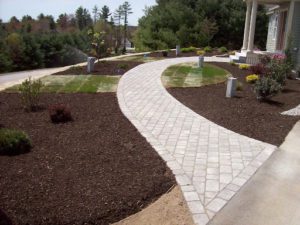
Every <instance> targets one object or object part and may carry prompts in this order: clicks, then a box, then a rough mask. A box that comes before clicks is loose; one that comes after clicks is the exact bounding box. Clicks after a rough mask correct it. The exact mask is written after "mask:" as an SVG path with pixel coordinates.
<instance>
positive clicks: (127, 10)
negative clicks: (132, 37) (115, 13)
mask: <svg viewBox="0 0 300 225" xmlns="http://www.w3.org/2000/svg"><path fill="white" fill-rule="evenodd" d="M122 13H123V16H124V40H123V44H124V46H123V54H124V53H126V41H127V34H128V30H127V29H128V17H129V15H130V14H132V13H133V12H132V8H131V5H130V3H129V2H127V1H126V2H124V4H123V5H122Z"/></svg>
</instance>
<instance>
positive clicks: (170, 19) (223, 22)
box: [135, 0, 268, 50]
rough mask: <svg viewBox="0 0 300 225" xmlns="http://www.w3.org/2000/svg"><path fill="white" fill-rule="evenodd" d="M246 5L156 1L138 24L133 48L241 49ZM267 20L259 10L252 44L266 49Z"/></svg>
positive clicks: (236, 0) (231, 0)
mask: <svg viewBox="0 0 300 225" xmlns="http://www.w3.org/2000/svg"><path fill="white" fill-rule="evenodd" d="M245 12H246V4H245V2H244V1H241V0H184V1H183V0H157V5H155V6H152V7H149V8H147V9H146V10H145V16H143V17H142V18H141V19H140V20H139V27H138V31H137V33H136V35H135V46H136V48H138V49H140V50H149V49H167V48H174V47H175V46H176V45H177V44H180V45H181V46H184V47H188V46H197V47H201V46H203V47H205V46H208V45H210V46H215V47H220V46H226V47H227V48H230V49H239V48H240V47H241V46H242V40H243V38H242V37H243V33H244V23H245ZM267 27H268V17H267V15H266V10H265V7H264V6H263V5H259V7H258V15H257V26H256V37H255V41H256V42H255V44H256V45H257V46H258V47H259V48H263V49H264V48H265V44H266V43H265V42H266V39H267V38H266V35H267V29H268V28H267Z"/></svg>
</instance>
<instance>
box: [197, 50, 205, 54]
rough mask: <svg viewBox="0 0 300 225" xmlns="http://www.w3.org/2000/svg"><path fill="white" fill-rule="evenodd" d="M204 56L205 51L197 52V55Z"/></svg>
mask: <svg viewBox="0 0 300 225" xmlns="http://www.w3.org/2000/svg"><path fill="white" fill-rule="evenodd" d="M204 54H205V51H203V50H199V51H197V55H204Z"/></svg>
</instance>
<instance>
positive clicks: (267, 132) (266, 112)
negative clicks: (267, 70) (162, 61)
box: [168, 63, 300, 146]
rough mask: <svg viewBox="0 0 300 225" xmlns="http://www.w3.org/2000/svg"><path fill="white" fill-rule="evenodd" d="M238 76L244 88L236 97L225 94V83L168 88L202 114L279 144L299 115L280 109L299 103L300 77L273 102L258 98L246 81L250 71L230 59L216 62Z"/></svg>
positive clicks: (237, 130) (250, 134)
mask: <svg viewBox="0 0 300 225" xmlns="http://www.w3.org/2000/svg"><path fill="white" fill-rule="evenodd" d="M213 64H215V65H217V66H220V67H222V68H224V69H226V70H228V71H229V72H231V74H233V75H234V76H235V77H237V78H238V80H239V82H242V84H243V90H242V91H239V92H238V93H237V97H235V98H232V99H228V98H225V92H226V85H225V83H221V84H216V85H209V86H205V87H201V88H171V89H168V91H169V92H170V93H171V94H172V95H173V96H174V97H175V98H177V99H178V100H179V101H180V102H182V103H183V104H185V105H186V106H187V107H189V108H191V109H192V110H194V111H195V112H197V113H199V114H200V115H202V116H204V117H206V118H207V119H209V120H211V121H213V122H215V123H217V124H219V125H221V126H224V127H226V128H228V129H230V130H233V131H235V132H238V133H240V134H243V135H246V136H249V137H252V138H255V139H258V140H261V141H264V142H268V143H271V144H274V145H277V146H278V145H280V144H281V143H282V142H283V141H284V138H285V137H286V135H287V134H288V132H289V131H290V130H291V129H292V127H293V125H294V124H295V123H296V122H297V121H298V120H299V119H300V117H292V116H283V115H280V113H281V112H283V111H285V110H289V109H291V108H294V107H295V106H297V105H299V104H300V81H296V80H288V81H287V85H286V87H285V89H284V90H283V92H282V93H281V94H279V95H278V96H275V97H273V98H272V101H270V102H259V101H257V100H256V97H255V95H254V93H253V89H252V86H251V85H249V84H247V83H246V81H245V77H246V75H249V74H250V73H251V72H250V71H247V70H240V69H239V68H238V67H236V66H232V65H230V64H228V63H213Z"/></svg>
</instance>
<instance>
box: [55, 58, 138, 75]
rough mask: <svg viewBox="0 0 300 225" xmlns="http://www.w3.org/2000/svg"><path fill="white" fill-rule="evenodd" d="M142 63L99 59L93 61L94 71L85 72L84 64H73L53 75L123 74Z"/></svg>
mask: <svg viewBox="0 0 300 225" xmlns="http://www.w3.org/2000/svg"><path fill="white" fill-rule="evenodd" d="M140 64H143V62H134V61H110V60H108V61H99V62H97V63H95V67H94V71H93V72H92V73H88V72H87V67H86V66H73V67H71V68H69V69H67V70H65V71H61V72H58V73H55V74H53V75H88V74H93V75H123V74H124V73H126V72H127V71H129V70H131V69H132V68H134V67H136V66H138V65H140Z"/></svg>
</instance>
